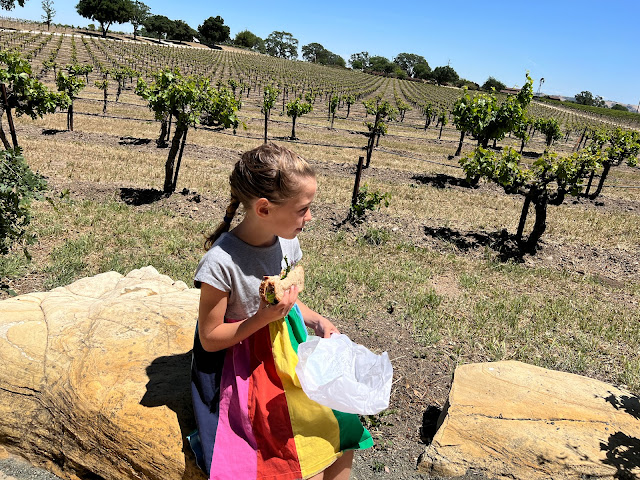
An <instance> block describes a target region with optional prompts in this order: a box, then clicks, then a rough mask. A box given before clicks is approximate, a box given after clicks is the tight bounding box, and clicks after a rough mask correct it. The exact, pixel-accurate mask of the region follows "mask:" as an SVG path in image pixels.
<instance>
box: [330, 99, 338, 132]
mask: <svg viewBox="0 0 640 480" xmlns="http://www.w3.org/2000/svg"><path fill="white" fill-rule="evenodd" d="M339 104H340V96H339V95H332V96H331V99H330V100H329V115H331V126H330V127H329V128H330V129H331V130H333V121H334V120H335V119H336V111H337V110H338V105H339Z"/></svg>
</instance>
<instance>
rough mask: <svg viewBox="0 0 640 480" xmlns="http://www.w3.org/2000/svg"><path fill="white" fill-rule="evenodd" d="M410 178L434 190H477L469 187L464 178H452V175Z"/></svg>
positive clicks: (471, 186) (438, 174)
mask: <svg viewBox="0 0 640 480" xmlns="http://www.w3.org/2000/svg"><path fill="white" fill-rule="evenodd" d="M411 178H412V179H413V180H415V181H416V182H418V183H421V184H423V185H430V186H432V187H435V188H446V187H463V188H477V186H474V185H471V184H470V183H469V182H467V179H466V178H459V177H454V176H452V175H446V174H444V173H436V174H435V175H414V176H413V177H411Z"/></svg>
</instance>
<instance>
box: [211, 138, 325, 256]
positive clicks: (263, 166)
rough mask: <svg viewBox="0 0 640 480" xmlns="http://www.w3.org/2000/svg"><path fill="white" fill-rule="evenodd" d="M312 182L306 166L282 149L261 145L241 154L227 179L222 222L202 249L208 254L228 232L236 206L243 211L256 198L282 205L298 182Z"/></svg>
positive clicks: (308, 166)
mask: <svg viewBox="0 0 640 480" xmlns="http://www.w3.org/2000/svg"><path fill="white" fill-rule="evenodd" d="M309 177H312V178H315V172H314V171H313V168H312V167H311V165H309V163H307V161H306V160H304V159H303V158H302V157H300V156H298V155H297V154H296V153H294V152H292V151H291V150H289V149H288V148H286V147H282V146H279V145H276V144H274V143H265V144H263V145H260V146H259V147H257V148H254V149H253V150H249V151H248V152H245V153H244V154H243V155H242V157H241V158H240V160H238V161H237V162H236V164H235V166H234V168H233V172H231V175H230V176H229V186H230V187H231V200H230V202H229V205H228V206H227V210H226V212H225V215H224V219H223V220H222V222H221V223H220V225H218V228H217V229H216V230H215V231H214V232H213V233H212V234H211V235H209V237H207V240H206V241H205V244H204V247H205V250H209V249H210V248H211V247H212V246H213V244H214V242H215V241H216V240H217V239H218V238H219V237H220V235H222V234H223V233H224V232H228V231H229V228H230V226H231V222H232V221H233V218H234V216H235V214H236V212H237V210H238V207H239V206H240V204H242V205H243V206H244V207H245V209H248V208H250V205H251V202H252V201H253V200H256V199H258V198H266V199H267V200H269V201H270V202H271V203H275V204H280V203H284V202H285V201H286V200H288V199H289V198H291V197H293V196H294V195H295V194H296V193H297V191H298V188H299V187H300V185H299V184H300V180H301V179H302V178H309Z"/></svg>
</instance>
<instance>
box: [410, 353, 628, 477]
mask: <svg viewBox="0 0 640 480" xmlns="http://www.w3.org/2000/svg"><path fill="white" fill-rule="evenodd" d="M439 424H440V426H439V428H438V430H437V432H436V434H435V436H434V438H433V441H432V442H431V444H430V445H429V446H428V447H427V448H426V450H425V452H424V454H423V455H422V456H421V459H420V461H419V464H418V469H419V470H420V471H423V472H428V473H430V474H435V475H441V476H444V477H453V476H459V475H464V474H466V473H467V472H468V471H473V472H479V473H482V474H484V475H486V476H487V477H489V478H492V479H514V478H515V479H526V480H537V479H545V480H547V479H576V480H578V479H585V478H597V479H599V480H605V479H610V480H613V479H625V480H629V479H636V478H640V398H638V397H637V396H634V395H633V394H631V393H629V392H628V391H625V390H623V389H620V388H617V387H615V386H613V385H609V384H607V383H603V382H600V381H598V380H593V379H591V378H586V377H583V376H579V375H573V374H570V373H562V372H556V371H552V370H547V369H544V368H540V367H535V366H532V365H527V364H524V363H520V362H515V361H508V362H495V363H476V364H471V365H463V366H460V367H458V368H456V370H455V372H454V378H453V384H452V386H451V391H450V393H449V399H448V401H447V405H446V407H445V409H444V410H443V412H442V414H441V415H440V419H439Z"/></svg>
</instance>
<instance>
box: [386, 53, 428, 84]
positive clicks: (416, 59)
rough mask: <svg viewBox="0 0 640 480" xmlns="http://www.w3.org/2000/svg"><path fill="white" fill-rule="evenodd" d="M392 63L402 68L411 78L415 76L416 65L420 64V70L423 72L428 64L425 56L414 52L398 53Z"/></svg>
mask: <svg viewBox="0 0 640 480" xmlns="http://www.w3.org/2000/svg"><path fill="white" fill-rule="evenodd" d="M393 63H395V64H396V65H398V66H399V67H400V68H401V69H402V70H404V71H405V72H407V75H409V76H410V77H411V78H416V77H417V74H416V66H417V65H422V67H420V72H421V73H423V72H424V70H425V69H429V71H431V68H429V64H428V63H427V61H426V60H425V58H424V57H423V56H421V55H416V54H415V53H399V54H398V55H397V56H396V57H395V58H394V59H393Z"/></svg>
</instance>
